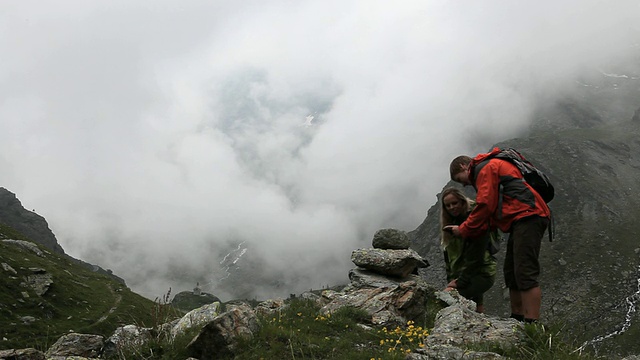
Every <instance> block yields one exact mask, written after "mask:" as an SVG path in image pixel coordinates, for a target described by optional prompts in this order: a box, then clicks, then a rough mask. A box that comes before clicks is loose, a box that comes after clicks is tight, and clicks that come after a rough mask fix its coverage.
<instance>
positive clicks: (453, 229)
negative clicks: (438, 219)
mask: <svg viewBox="0 0 640 360" xmlns="http://www.w3.org/2000/svg"><path fill="white" fill-rule="evenodd" d="M442 230H444V231H446V232H448V233H451V234H453V235H455V236H460V227H459V226H458V225H447V226H445V227H443V228H442Z"/></svg>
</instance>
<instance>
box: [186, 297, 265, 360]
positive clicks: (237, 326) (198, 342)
mask: <svg viewBox="0 0 640 360" xmlns="http://www.w3.org/2000/svg"><path fill="white" fill-rule="evenodd" d="M230 308H231V309H230V310H229V311H226V312H224V313H222V314H220V315H219V316H218V317H216V318H215V319H213V321H211V322H209V323H208V324H207V325H205V326H204V327H203V328H202V330H201V331H200V333H199V334H198V336H196V337H195V338H194V339H193V341H191V343H190V344H189V345H188V346H187V349H188V351H189V354H190V356H193V357H195V358H197V359H200V360H213V359H224V358H226V357H230V356H233V353H234V352H235V350H236V348H237V345H238V340H239V339H240V338H245V339H247V338H249V339H250V338H252V337H253V336H254V335H255V334H256V333H257V332H258V330H259V323H258V317H257V316H256V314H255V312H254V311H253V309H251V307H250V306H248V305H246V304H241V305H237V306H230Z"/></svg>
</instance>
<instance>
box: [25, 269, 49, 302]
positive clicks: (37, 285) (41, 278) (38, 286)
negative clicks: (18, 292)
mask: <svg viewBox="0 0 640 360" xmlns="http://www.w3.org/2000/svg"><path fill="white" fill-rule="evenodd" d="M51 284H53V278H52V277H51V274H46V273H45V274H42V273H37V274H33V275H29V276H27V277H26V281H25V282H23V283H20V285H21V286H23V287H27V288H30V289H32V290H33V291H34V292H35V293H36V295H38V296H42V295H44V294H45V293H46V292H47V291H48V290H49V287H50V286H51Z"/></svg>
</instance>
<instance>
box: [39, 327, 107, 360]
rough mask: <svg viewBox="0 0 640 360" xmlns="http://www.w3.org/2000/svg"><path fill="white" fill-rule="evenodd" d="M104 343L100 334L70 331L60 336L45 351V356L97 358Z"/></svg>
mask: <svg viewBox="0 0 640 360" xmlns="http://www.w3.org/2000/svg"><path fill="white" fill-rule="evenodd" d="M103 345H104V338H103V337H102V336H100V335H89V334H77V333H70V334H67V335H64V336H62V337H61V338H60V339H58V341H56V342H55V344H53V345H52V346H51V347H50V348H49V350H47V352H46V353H45V355H46V356H47V358H48V359H49V358H55V357H66V356H82V357H86V358H97V357H98V355H99V354H100V351H101V350H102V347H103Z"/></svg>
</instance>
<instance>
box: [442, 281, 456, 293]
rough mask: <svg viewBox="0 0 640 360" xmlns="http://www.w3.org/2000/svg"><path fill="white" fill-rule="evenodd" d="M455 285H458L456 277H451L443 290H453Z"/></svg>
mask: <svg viewBox="0 0 640 360" xmlns="http://www.w3.org/2000/svg"><path fill="white" fill-rule="evenodd" d="M457 287H458V279H453V280H451V281H450V282H449V284H447V287H446V288H445V289H444V291H451V290H455V289H456V288H457Z"/></svg>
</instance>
